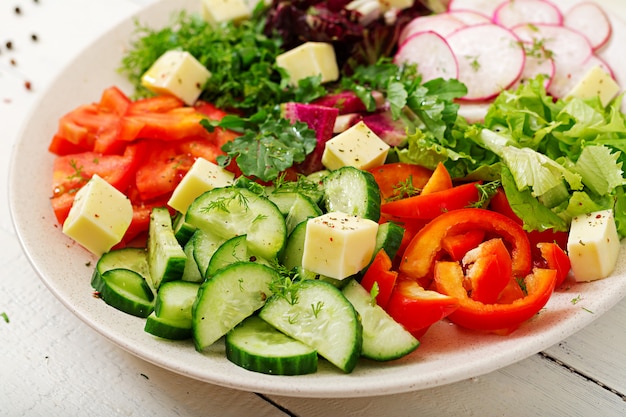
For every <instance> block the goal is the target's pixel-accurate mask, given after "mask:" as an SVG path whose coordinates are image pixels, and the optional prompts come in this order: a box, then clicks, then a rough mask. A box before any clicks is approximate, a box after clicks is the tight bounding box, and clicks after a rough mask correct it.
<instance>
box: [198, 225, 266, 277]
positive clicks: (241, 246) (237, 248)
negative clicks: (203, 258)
mask: <svg viewBox="0 0 626 417" xmlns="http://www.w3.org/2000/svg"><path fill="white" fill-rule="evenodd" d="M235 262H258V263H262V264H264V265H268V266H269V262H267V261H266V260H265V259H263V258H261V257H260V256H257V255H254V254H252V253H250V250H249V249H248V240H247V236H246V235H241V236H235V237H234V238H232V239H228V240H227V241H226V242H224V243H222V245H221V246H220V247H219V248H218V249H217V250H216V251H215V253H214V254H213V256H212V257H211V260H210V261H209V266H208V267H207V270H206V274H205V279H210V278H211V277H212V276H213V275H215V274H216V273H217V271H219V270H220V269H222V268H224V267H226V266H228V265H230V264H234V263H235Z"/></svg>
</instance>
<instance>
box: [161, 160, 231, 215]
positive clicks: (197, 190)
mask: <svg viewBox="0 0 626 417" xmlns="http://www.w3.org/2000/svg"><path fill="white" fill-rule="evenodd" d="M234 178H235V174H233V173H232V172H230V171H227V170H225V169H224V168H222V167H221V166H219V165H215V164H214V163H212V162H209V161H207V160H206V159H204V158H198V159H196V162H194V163H193V165H192V166H191V169H189V171H188V172H187V173H186V174H185V176H184V177H183V179H182V180H181V182H180V183H179V184H178V185H177V186H176V188H175V189H174V192H173V193H172V196H171V197H170V199H169V201H168V202H167V204H168V205H169V206H170V207H172V208H173V209H175V210H178V211H179V212H181V213H186V212H187V208H189V205H190V204H191V203H192V202H193V200H195V199H196V197H198V196H199V195H200V194H202V193H204V192H206V191H209V190H212V189H213V188H219V187H226V186H229V185H232V183H233V181H234Z"/></svg>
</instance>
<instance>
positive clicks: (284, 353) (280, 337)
mask: <svg viewBox="0 0 626 417" xmlns="http://www.w3.org/2000/svg"><path fill="white" fill-rule="evenodd" d="M225 343H226V357H227V358H228V360H230V361H231V362H233V363H234V364H236V365H238V366H241V367H242V368H245V369H248V370H250V371H254V372H260V373H264V374H270V375H304V374H311V373H314V372H315V371H317V352H316V351H315V349H313V348H311V347H309V346H307V345H305V344H304V343H302V342H299V341H297V340H295V339H293V338H291V337H289V336H287V335H286V334H284V333H281V332H279V331H278V330H276V329H275V328H274V327H272V326H270V325H269V324H268V323H267V322H266V321H264V320H263V319H261V318H260V317H259V316H256V315H255V316H250V317H248V318H247V319H245V320H244V321H243V322H241V323H240V324H238V325H237V326H236V327H235V328H233V329H232V330H231V331H229V332H228V333H227V334H226V338H225Z"/></svg>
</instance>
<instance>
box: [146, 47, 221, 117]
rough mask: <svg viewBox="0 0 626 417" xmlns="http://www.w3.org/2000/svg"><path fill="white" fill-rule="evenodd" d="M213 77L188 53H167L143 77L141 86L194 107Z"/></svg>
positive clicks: (173, 51)
mask: <svg viewBox="0 0 626 417" xmlns="http://www.w3.org/2000/svg"><path fill="white" fill-rule="evenodd" d="M210 77H211V72H210V71H209V70H208V69H206V67H205V66H204V65H202V64H201V63H200V62H199V61H198V60H197V59H196V58H194V57H193V55H191V54H190V53H189V52H186V51H175V50H172V51H167V52H166V53H164V54H163V55H161V56H160V57H159V58H158V59H157V60H156V61H155V62H154V64H152V66H151V67H150V69H148V71H146V73H145V74H143V76H142V77H141V85H143V86H144V87H146V88H147V89H149V90H150V91H153V92H155V93H157V94H169V95H173V96H175V97H178V98H179V99H181V100H182V101H183V102H185V104H187V105H190V106H191V105H192V104H193V103H194V102H195V101H196V100H197V99H198V97H199V96H200V93H202V87H203V86H204V84H205V83H206V82H207V80H208V79H209V78H210Z"/></svg>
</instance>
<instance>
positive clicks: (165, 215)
mask: <svg viewBox="0 0 626 417" xmlns="http://www.w3.org/2000/svg"><path fill="white" fill-rule="evenodd" d="M186 261H187V256H186V255H185V252H184V251H183V248H182V247H181V246H180V243H178V240H176V237H175V236H174V229H173V228H172V218H171V217H170V213H169V211H168V210H167V208H165V207H155V208H153V209H152V212H151V213H150V225H149V228H148V266H149V267H150V268H149V270H150V276H149V280H150V284H151V285H150V286H151V287H152V288H153V289H154V290H158V288H159V286H160V285H161V283H162V282H167V281H173V280H177V279H180V278H181V277H182V275H183V271H184V270H185V262H186Z"/></svg>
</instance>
